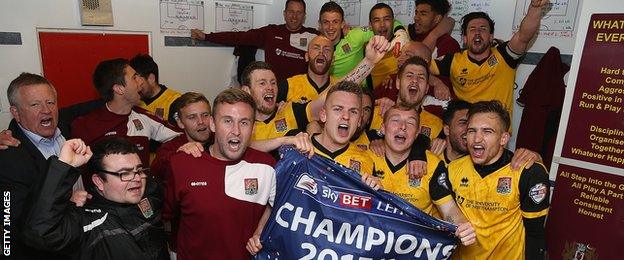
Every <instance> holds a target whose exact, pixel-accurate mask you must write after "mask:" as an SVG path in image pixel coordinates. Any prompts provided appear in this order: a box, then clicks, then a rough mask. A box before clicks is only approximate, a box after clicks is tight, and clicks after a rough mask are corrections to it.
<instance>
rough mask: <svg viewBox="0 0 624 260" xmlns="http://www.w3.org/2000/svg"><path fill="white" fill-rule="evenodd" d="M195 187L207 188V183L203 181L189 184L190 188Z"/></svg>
mask: <svg viewBox="0 0 624 260" xmlns="http://www.w3.org/2000/svg"><path fill="white" fill-rule="evenodd" d="M197 186H208V182H205V181H192V182H191V187H197Z"/></svg>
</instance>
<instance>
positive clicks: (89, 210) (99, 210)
mask: <svg viewBox="0 0 624 260" xmlns="http://www.w3.org/2000/svg"><path fill="white" fill-rule="evenodd" d="M85 211H86V212H91V213H102V210H101V209H85Z"/></svg>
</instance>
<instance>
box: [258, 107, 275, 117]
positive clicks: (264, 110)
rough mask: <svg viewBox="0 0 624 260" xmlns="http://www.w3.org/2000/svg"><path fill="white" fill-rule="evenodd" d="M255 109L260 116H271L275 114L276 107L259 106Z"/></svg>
mask: <svg viewBox="0 0 624 260" xmlns="http://www.w3.org/2000/svg"><path fill="white" fill-rule="evenodd" d="M257 109H258V112H260V113H261V114H264V115H271V114H273V113H275V110H277V106H273V107H269V106H265V105H260V106H258V108H257Z"/></svg>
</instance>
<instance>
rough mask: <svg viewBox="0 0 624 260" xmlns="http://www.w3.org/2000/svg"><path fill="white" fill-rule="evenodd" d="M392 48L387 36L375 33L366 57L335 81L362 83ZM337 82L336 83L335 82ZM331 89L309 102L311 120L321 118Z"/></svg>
mask: <svg viewBox="0 0 624 260" xmlns="http://www.w3.org/2000/svg"><path fill="white" fill-rule="evenodd" d="M388 49H390V43H389V42H388V40H386V38H385V37H383V36H379V35H375V36H373V38H371V40H370V41H369V42H368V44H367V45H366V57H364V59H362V61H360V63H359V64H358V65H357V66H356V67H355V68H353V70H351V72H349V74H347V75H346V76H344V77H343V78H341V79H340V80H337V81H335V82H340V81H343V80H348V81H353V82H355V83H358V84H359V83H361V82H362V81H363V80H364V79H365V78H366V77H367V76H368V75H369V74H370V73H371V71H373V68H374V67H375V64H377V62H379V61H380V60H381V59H382V58H383V57H384V55H386V52H387V51H388ZM334 84H335V83H334ZM329 89H331V86H329V87H328V88H327V89H325V90H324V91H323V92H321V94H320V95H319V96H318V98H316V99H315V100H313V101H311V102H310V103H308V108H307V110H308V112H309V115H310V116H311V119H310V121H315V120H319V118H318V115H319V112H320V111H321V108H322V107H323V104H325V98H326V97H327V91H328V90H329Z"/></svg>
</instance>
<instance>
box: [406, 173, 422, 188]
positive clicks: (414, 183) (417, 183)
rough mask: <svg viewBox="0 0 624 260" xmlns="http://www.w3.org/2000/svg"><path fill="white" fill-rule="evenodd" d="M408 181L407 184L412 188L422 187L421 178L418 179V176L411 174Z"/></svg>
mask: <svg viewBox="0 0 624 260" xmlns="http://www.w3.org/2000/svg"><path fill="white" fill-rule="evenodd" d="M408 176H409V177H408V179H407V184H409V186H410V187H412V188H418V187H420V180H421V178H417V177H416V176H414V175H412V174H409V175H408Z"/></svg>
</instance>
